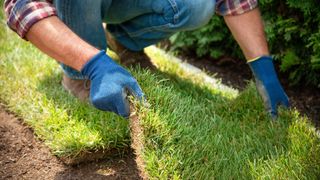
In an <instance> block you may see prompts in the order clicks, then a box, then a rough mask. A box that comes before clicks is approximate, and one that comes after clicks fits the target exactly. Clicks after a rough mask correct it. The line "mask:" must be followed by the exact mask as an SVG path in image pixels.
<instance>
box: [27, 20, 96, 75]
mask: <svg viewBox="0 0 320 180" xmlns="http://www.w3.org/2000/svg"><path fill="white" fill-rule="evenodd" d="M26 38H27V39H28V40H29V41H30V42H31V43H32V44H34V45H35V46H36V47H37V48H39V49H40V50H41V51H43V52H44V53H46V54H47V55H49V56H51V57H52V58H54V59H56V60H57V61H59V62H62V63H64V64H66V65H68V66H70V67H73V68H74V69H76V70H81V68H82V67H83V65H84V64H85V63H86V62H87V61H88V60H89V59H91V58H92V57H93V56H94V55H96V54H97V53H98V52H99V50H98V49H96V48H95V47H93V46H91V45H90V44H88V43H87V42H85V41H83V40H82V39H81V38H80V37H78V36H77V35H76V34H75V33H73V32H72V31H71V30H70V29H69V28H68V27H67V26H66V25H65V24H64V23H63V22H62V21H61V20H60V19H59V18H58V17H57V16H52V17H48V18H45V19H43V20H41V21H39V22H37V23H36V24H34V25H33V26H32V27H31V29H30V30H29V31H28V33H27V34H26Z"/></svg>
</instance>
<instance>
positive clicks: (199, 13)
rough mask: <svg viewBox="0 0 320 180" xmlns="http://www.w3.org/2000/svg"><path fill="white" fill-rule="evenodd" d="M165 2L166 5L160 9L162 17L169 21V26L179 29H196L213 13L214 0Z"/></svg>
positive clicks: (166, 0) (172, 0)
mask: <svg viewBox="0 0 320 180" xmlns="http://www.w3.org/2000/svg"><path fill="white" fill-rule="evenodd" d="M161 1H162V2H164V1H163V0H161ZM165 2H166V7H164V8H163V9H162V10H163V15H164V19H166V20H167V21H168V22H169V23H170V25H171V26H170V27H172V28H173V29H175V30H179V31H180V30H192V29H197V28H199V27H201V26H204V25H205V24H207V23H208V22H209V21H210V19H211V18H212V16H213V15H214V12H215V2H216V0H165ZM162 4H163V3H162Z"/></svg>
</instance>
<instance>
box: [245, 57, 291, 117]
mask: <svg viewBox="0 0 320 180" xmlns="http://www.w3.org/2000/svg"><path fill="white" fill-rule="evenodd" d="M248 64H249V66H250V68H251V70H252V72H253V74H254V77H255V79H256V86H257V89H258V91H259V93H260V95H261V96H262V99H263V101H264V105H265V107H266V109H267V111H268V112H269V113H270V114H271V116H272V118H273V119H275V118H276V117H277V113H278V111H277V108H278V105H283V106H285V107H289V99H288V96H287V95H286V93H285V92H284V90H283V88H282V86H281V84H280V82H279V80H278V77H277V74H276V72H275V69H274V66H273V63H272V58H271V57H270V56H262V57H260V58H258V59H257V60H254V61H252V62H248Z"/></svg>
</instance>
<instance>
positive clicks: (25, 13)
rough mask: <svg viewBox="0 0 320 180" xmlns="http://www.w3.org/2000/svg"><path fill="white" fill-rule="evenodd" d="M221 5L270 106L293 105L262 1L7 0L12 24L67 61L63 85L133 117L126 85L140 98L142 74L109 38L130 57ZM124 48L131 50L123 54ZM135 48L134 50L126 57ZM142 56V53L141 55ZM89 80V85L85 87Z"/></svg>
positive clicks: (198, 23)
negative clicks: (272, 52)
mask: <svg viewBox="0 0 320 180" xmlns="http://www.w3.org/2000/svg"><path fill="white" fill-rule="evenodd" d="M215 10H216V11H217V13H219V14H221V15H223V16H224V19H225V22H226V24H227V25H228V27H229V28H230V30H231V32H232V34H233V36H234V37H235V39H236V40H237V42H238V43H239V45H240V47H241V48H242V50H243V52H244V55H245V57H246V59H247V60H248V64H249V66H250V67H251V69H252V71H253V74H254V76H255V79H256V84H257V87H258V90H259V93H260V95H261V96H262V98H263V100H264V103H265V106H266V108H267V110H268V111H269V112H270V114H271V115H272V117H276V115H277V106H278V105H279V104H283V105H284V106H286V107H288V106H289V101H288V97H287V96H286V94H285V92H284V90H283V88H282V87H281V85H280V83H279V81H278V78H277V75H276V72H275V70H274V67H273V64H272V58H271V57H270V56H269V50H268V46H267V42H266V38H265V34H264V30H263V25H262V20H261V16H260V13H259V10H258V8H257V0H196V1H195V0H94V1H92V0H54V1H53V2H52V1H50V0H38V1H36V0H6V1H5V11H6V14H7V23H8V25H9V27H10V28H11V29H13V30H14V31H16V32H17V33H18V35H19V36H21V37H22V38H24V39H26V40H28V41H30V42H31V43H32V44H34V45H35V46H36V47H38V48H39V49H40V50H42V51H43V52H44V53H46V54H48V55H49V56H51V57H53V58H54V59H56V60H57V61H59V62H61V63H62V68H63V70H64V77H63V81H62V84H63V86H64V88H65V89H67V90H68V91H70V92H72V94H74V95H75V96H77V97H78V98H80V99H86V98H87V96H89V95H88V94H89V91H90V101H91V103H92V104H93V105H94V106H95V107H96V108H98V109H100V110H105V111H112V112H115V113H117V114H119V115H121V116H124V117H128V116H129V114H130V112H129V104H128V101H127V99H126V92H127V91H129V92H130V93H132V94H133V95H134V96H135V97H137V98H139V99H142V98H143V97H144V94H143V92H142V90H141V89H140V87H139V85H138V83H137V81H136V80H135V79H134V77H132V76H131V75H130V74H129V73H128V72H127V71H126V70H125V69H124V68H122V67H121V66H120V65H118V64H116V63H114V62H113V60H112V59H111V58H110V57H109V56H107V55H106V53H105V51H104V50H105V49H106V47H107V41H106V38H105V29H104V27H103V25H102V24H103V22H105V23H107V30H106V31H107V32H108V33H107V34H109V35H108V43H109V45H112V47H111V48H112V49H113V50H115V51H116V52H117V53H118V54H119V55H120V58H121V62H123V63H125V61H126V60H128V58H130V55H132V56H133V55H134V54H140V55H141V52H140V51H142V50H143V48H144V47H146V46H148V45H151V44H155V43H157V42H159V41H161V40H162V39H165V38H168V37H169V36H171V35H172V34H174V33H175V32H177V31H183V30H192V29H196V28H198V27H201V26H203V25H205V24H206V23H207V22H208V21H209V20H210V18H211V17H212V15H213V14H214V12H215ZM124 54H127V56H125V55H124ZM128 54H129V56H128ZM140 57H141V56H140ZM87 80H89V81H90V83H91V85H90V88H86V84H87V82H89V81H87Z"/></svg>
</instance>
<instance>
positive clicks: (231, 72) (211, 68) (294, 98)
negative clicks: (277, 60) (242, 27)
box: [182, 54, 320, 128]
mask: <svg viewBox="0 0 320 180" xmlns="http://www.w3.org/2000/svg"><path fill="white" fill-rule="evenodd" d="M194 57H195V55H192V54H189V55H186V56H183V58H182V59H184V60H185V61H187V62H188V63H190V64H193V65H194V66H196V67H198V68H200V69H203V70H205V71H206V72H208V73H210V74H216V77H218V78H221V80H222V82H223V83H224V84H226V85H229V86H231V87H233V88H236V89H240V90H242V89H244V88H245V87H246V86H247V84H248V81H249V80H250V79H252V75H251V71H250V69H249V66H248V65H247V64H246V63H245V62H244V61H243V60H235V59H232V58H229V57H224V58H221V59H218V60H215V59H210V58H202V59H196V58H194ZM278 72H279V71H278ZM278 75H279V79H280V81H281V84H282V85H283V87H284V89H285V91H286V93H287V95H288V96H289V98H290V103H291V106H292V107H294V108H296V109H297V110H298V111H299V112H300V113H301V114H302V115H307V116H308V117H309V118H310V119H311V120H312V122H313V123H314V124H315V125H316V126H317V127H318V128H320V88H317V87H313V86H307V85H297V86H290V84H289V81H288V79H287V78H286V77H287V75H286V74H283V73H278Z"/></svg>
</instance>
